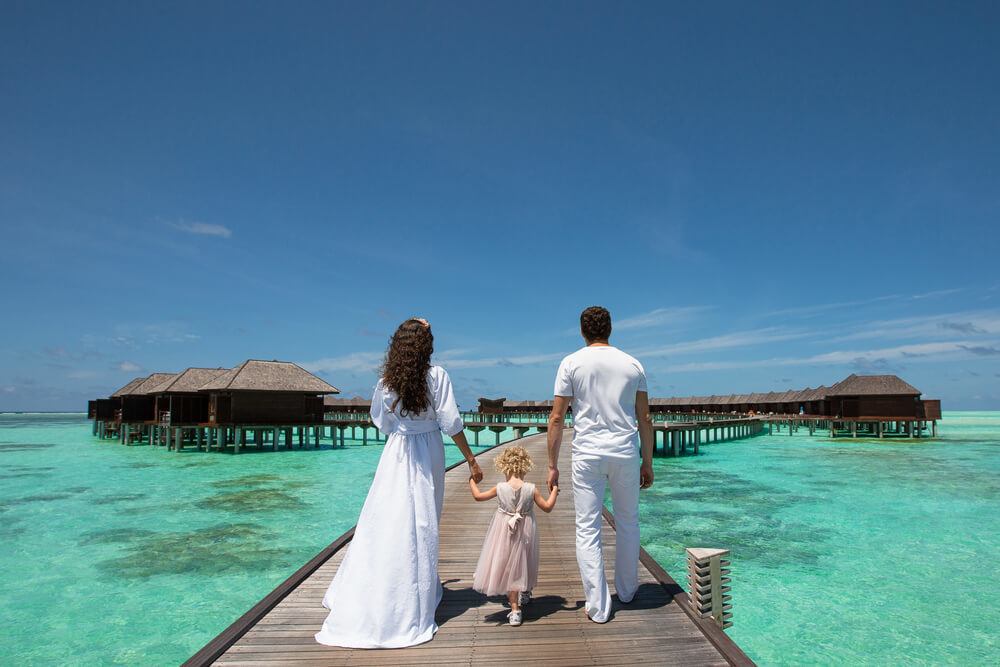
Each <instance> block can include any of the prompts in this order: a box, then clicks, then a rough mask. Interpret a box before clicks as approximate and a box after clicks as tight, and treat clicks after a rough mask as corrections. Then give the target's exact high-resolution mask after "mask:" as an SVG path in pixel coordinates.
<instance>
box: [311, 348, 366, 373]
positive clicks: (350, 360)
mask: <svg viewBox="0 0 1000 667" xmlns="http://www.w3.org/2000/svg"><path fill="white" fill-rule="evenodd" d="M382 357H383V355H382V353H381V352H353V353H351V354H345V355H343V356H341V357H323V358H322V359H316V360H315V361H303V362H300V363H299V366H302V368H304V369H306V370H307V371H309V372H311V373H332V372H334V371H351V372H361V373H366V372H373V371H375V370H376V369H377V368H378V366H379V364H381V363H382Z"/></svg>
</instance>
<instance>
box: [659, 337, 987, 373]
mask: <svg viewBox="0 0 1000 667" xmlns="http://www.w3.org/2000/svg"><path fill="white" fill-rule="evenodd" d="M983 349H984V351H983V352H976V351H974V350H972V349H970V346H969V345H967V344H966V342H965V341H946V342H935V343H919V344H913V345H897V346H895V347H884V348H876V349H871V350H837V351H834V352H825V353H823V354H814V355H809V356H804V357H775V358H771V359H755V360H746V361H740V360H733V361H708V362H691V363H686V364H674V365H671V366H668V367H667V368H665V369H664V370H666V371H667V372H675V373H682V372H700V371H718V370H735V369H742V368H772V367H781V366H810V365H816V366H830V365H852V366H858V367H864V366H872V365H874V366H879V367H885V365H886V364H887V362H889V361H892V360H903V359H906V360H910V361H938V360H941V359H947V358H953V357H956V356H968V355H969V354H973V355H977V354H983V353H985V354H993V353H996V354H1000V350H997V349H996V348H995V347H993V346H990V347H989V348H983ZM989 350H993V351H994V352H990V351H989Z"/></svg>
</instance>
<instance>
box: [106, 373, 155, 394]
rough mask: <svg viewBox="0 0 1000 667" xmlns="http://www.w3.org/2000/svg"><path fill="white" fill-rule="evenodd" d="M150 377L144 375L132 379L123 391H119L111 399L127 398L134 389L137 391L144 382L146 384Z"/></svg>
mask: <svg viewBox="0 0 1000 667" xmlns="http://www.w3.org/2000/svg"><path fill="white" fill-rule="evenodd" d="M148 377H149V376H148V375H143V376H142V377H137V378H132V379H131V380H129V382H128V384H126V385H125V386H124V387H122V388H121V389H119V390H118V391H116V392H115V393H113V394H111V398H119V397H121V396H125V395H126V394H128V393H129V392H130V391H132V390H133V389H135V388H136V387H138V386H139V385H140V384H142V383H143V382H145V380H146V378H148Z"/></svg>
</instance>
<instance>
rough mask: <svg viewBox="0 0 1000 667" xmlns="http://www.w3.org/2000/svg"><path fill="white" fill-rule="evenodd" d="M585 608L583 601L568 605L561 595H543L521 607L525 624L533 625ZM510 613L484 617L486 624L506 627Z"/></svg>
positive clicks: (503, 611) (495, 613) (496, 613)
mask: <svg viewBox="0 0 1000 667" xmlns="http://www.w3.org/2000/svg"><path fill="white" fill-rule="evenodd" d="M581 607H583V601H582V600H581V601H577V602H576V603H575V604H573V605H567V604H566V598H564V597H563V596H561V595H543V596H541V597H537V598H531V602H529V603H528V604H526V605H524V606H523V607H521V609H522V610H523V611H524V622H525V623H532V622H534V621H538V620H541V619H543V618H545V617H546V616H550V615H552V614H554V613H556V612H557V611H576V610H577V609H580V608H581ZM509 613H510V612H509V611H508V610H506V609H501V610H500V611H497V612H494V613H492V614H489V615H487V616H484V617H483V621H485V622H486V623H496V624H497V625H505V624H506V623H507V614H509Z"/></svg>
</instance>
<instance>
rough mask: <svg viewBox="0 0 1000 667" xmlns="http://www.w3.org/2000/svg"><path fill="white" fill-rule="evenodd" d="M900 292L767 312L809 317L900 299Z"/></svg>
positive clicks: (772, 314) (770, 314)
mask: <svg viewBox="0 0 1000 667" xmlns="http://www.w3.org/2000/svg"><path fill="white" fill-rule="evenodd" d="M899 298H900V295H898V294H888V295H886V296H876V297H873V298H871V299H859V300H857V301H838V302H834V303H821V304H814V305H809V306H794V307H792V308H780V309H778V310H772V311H770V312H768V313H767V316H768V317H771V316H775V315H785V316H788V315H791V316H796V315H797V316H801V317H809V316H812V315H819V314H821V313H826V312H829V311H831V310H843V309H845V308H857V307H858V306H867V305H870V304H873V303H881V302H883V301H892V300H894V299H899Z"/></svg>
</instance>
